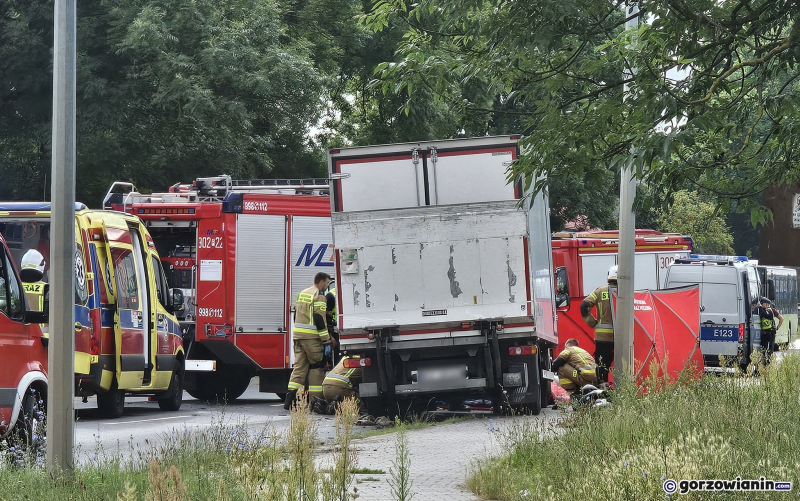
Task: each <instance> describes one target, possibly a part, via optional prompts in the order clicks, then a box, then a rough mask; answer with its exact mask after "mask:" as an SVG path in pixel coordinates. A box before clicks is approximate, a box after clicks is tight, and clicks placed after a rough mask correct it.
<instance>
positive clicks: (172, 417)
mask: <svg viewBox="0 0 800 501" xmlns="http://www.w3.org/2000/svg"><path fill="white" fill-rule="evenodd" d="M190 417H192V416H169V417H160V418H153V419H137V420H134V421H117V422H116V423H111V422H108V423H102V424H105V425H108V426H117V425H119V424H130V423H149V422H150V421H164V420H165V419H183V418H190Z"/></svg>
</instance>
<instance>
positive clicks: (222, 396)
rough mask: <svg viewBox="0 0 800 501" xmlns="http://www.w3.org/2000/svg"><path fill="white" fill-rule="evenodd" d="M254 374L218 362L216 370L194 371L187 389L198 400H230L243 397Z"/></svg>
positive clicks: (186, 386)
mask: <svg viewBox="0 0 800 501" xmlns="http://www.w3.org/2000/svg"><path fill="white" fill-rule="evenodd" d="M250 379H252V374H250V373H248V372H245V371H241V370H238V369H236V368H232V367H229V366H228V367H226V366H224V365H221V364H219V363H217V370H216V371H215V372H200V373H193V374H192V375H191V377H188V378H187V381H186V383H187V384H186V385H185V389H186V391H187V392H188V393H189V395H191V396H193V397H194V398H196V399H197V400H208V401H210V402H230V401H231V400H236V399H237V398H239V397H241V396H242V394H243V393H244V392H245V391H246V390H247V387H248V386H250Z"/></svg>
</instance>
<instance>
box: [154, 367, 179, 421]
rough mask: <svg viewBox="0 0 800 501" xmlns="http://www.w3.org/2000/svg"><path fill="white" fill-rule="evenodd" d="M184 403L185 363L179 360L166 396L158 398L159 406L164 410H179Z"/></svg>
mask: <svg viewBox="0 0 800 501" xmlns="http://www.w3.org/2000/svg"><path fill="white" fill-rule="evenodd" d="M182 403H183V364H182V363H180V362H178V363H176V364H175V370H173V371H172V380H171V381H170V383H169V389H168V390H167V391H166V396H165V397H164V398H159V399H158V408H159V409H161V410H162V411H177V410H180V408H181V404H182Z"/></svg>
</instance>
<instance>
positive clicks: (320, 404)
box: [311, 397, 328, 414]
mask: <svg viewBox="0 0 800 501" xmlns="http://www.w3.org/2000/svg"><path fill="white" fill-rule="evenodd" d="M311 410H312V411H313V412H315V413H316V414H328V402H326V401H325V400H324V399H322V398H319V397H311Z"/></svg>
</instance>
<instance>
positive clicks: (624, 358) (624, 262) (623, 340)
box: [614, 1, 639, 382]
mask: <svg viewBox="0 0 800 501" xmlns="http://www.w3.org/2000/svg"><path fill="white" fill-rule="evenodd" d="M638 13H639V6H638V4H637V2H636V1H630V2H628V5H627V6H626V8H625V17H626V18H630V19H628V21H626V23H625V29H628V30H630V29H633V28H636V27H637V26H638V25H639V16H638V15H637V14H638ZM633 71H635V69H634V70H633ZM623 76H624V77H626V78H627V77H630V76H632V75H630V74H628V73H626V74H624V75H623ZM629 93H630V88H629V86H628V85H625V89H624V98H628V96H629ZM635 162H638V159H637V156H636V155H635V152H634V151H631V155H630V159H629V160H628V161H627V162H625V165H624V166H623V167H622V173H621V174H622V175H621V178H620V185H619V254H618V259H619V262H618V265H617V308H616V312H615V313H616V315H615V319H614V369H615V376H614V381H617V382H623V381H626V380H628V381H629V380H630V379H631V378H632V376H633V291H634V286H633V283H634V282H633V279H634V263H635V259H636V214H635V213H634V211H633V202H634V199H635V198H636V177H635V174H636V164H635Z"/></svg>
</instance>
